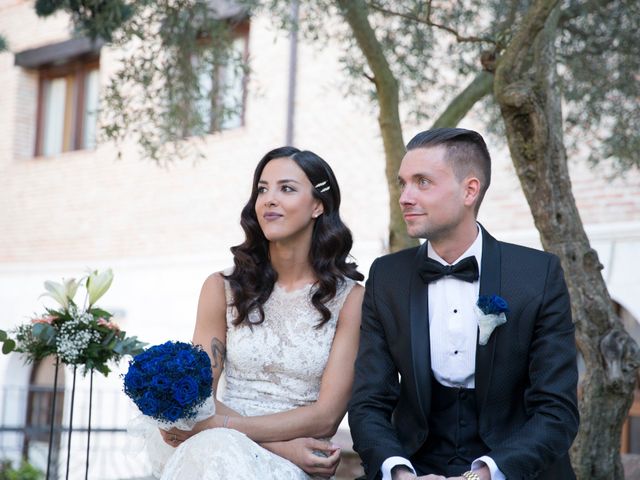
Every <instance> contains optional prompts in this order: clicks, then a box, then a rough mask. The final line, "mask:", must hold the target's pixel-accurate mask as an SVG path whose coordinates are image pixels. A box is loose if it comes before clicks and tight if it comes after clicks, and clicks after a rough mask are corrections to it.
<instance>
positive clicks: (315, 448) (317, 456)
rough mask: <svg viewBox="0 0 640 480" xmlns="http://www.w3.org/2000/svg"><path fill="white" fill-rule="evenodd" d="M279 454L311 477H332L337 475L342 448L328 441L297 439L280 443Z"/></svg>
mask: <svg viewBox="0 0 640 480" xmlns="http://www.w3.org/2000/svg"><path fill="white" fill-rule="evenodd" d="M278 444H279V447H280V448H278V451H277V452H274V453H278V454H279V455H280V456H282V457H285V458H286V459H287V460H289V461H290V462H292V463H294V464H295V465H297V466H298V467H300V468H301V469H302V470H304V471H305V472H306V473H308V474H309V475H319V476H323V477H330V476H332V475H334V474H335V473H336V469H337V468H338V464H339V463H340V447H338V446H336V445H333V444H332V443H331V442H327V441H326V440H316V439H315V438H296V439H294V440H289V441H287V442H278Z"/></svg>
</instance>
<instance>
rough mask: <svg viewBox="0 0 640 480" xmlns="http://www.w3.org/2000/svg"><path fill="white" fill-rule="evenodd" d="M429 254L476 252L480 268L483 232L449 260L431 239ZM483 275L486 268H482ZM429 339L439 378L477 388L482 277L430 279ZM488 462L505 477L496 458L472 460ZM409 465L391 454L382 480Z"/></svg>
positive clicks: (495, 474) (497, 478)
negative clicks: (477, 345)
mask: <svg viewBox="0 0 640 480" xmlns="http://www.w3.org/2000/svg"><path fill="white" fill-rule="evenodd" d="M427 256H428V257H429V258H432V259H434V260H436V261H438V262H440V263H442V264H443V265H453V264H455V263H457V262H459V261H460V260H462V259H463V258H466V257H470V256H475V257H476V260H477V262H478V269H480V268H481V267H480V266H481V265H482V233H481V231H480V227H478V235H477V236H476V239H475V241H474V242H473V243H472V244H471V246H470V247H469V248H468V249H467V250H466V251H465V252H464V253H463V254H462V255H460V257H458V258H457V259H456V260H455V261H454V262H452V263H451V264H449V263H448V262H446V261H445V260H443V259H442V257H440V255H438V254H437V253H436V251H435V250H434V249H433V247H432V246H431V244H430V243H428V244H427ZM480 274H481V275H482V271H481V270H480ZM428 289H429V290H428V291H429V339H430V346H431V370H432V371H433V376H434V377H435V378H436V380H437V381H438V382H440V383H441V384H442V385H445V386H447V387H462V388H475V367H476V342H477V335H478V318H477V315H476V313H475V311H474V305H475V304H476V301H477V300H478V295H479V293H480V281H479V280H476V281H475V282H465V281H463V280H459V279H457V278H455V277H451V276H447V277H443V278H440V279H438V280H436V281H434V282H429V286H428ZM483 463H484V464H486V465H487V466H488V467H489V470H490V471H491V479H492V480H505V476H504V474H503V473H502V472H501V471H500V470H499V469H498V466H497V465H496V463H495V462H494V461H493V459H492V458H490V457H488V456H486V455H485V456H482V457H480V458H478V459H476V460H474V462H473V463H472V464H471V466H470V469H471V470H477V469H479V468H480V467H482V464H483ZM398 465H405V466H406V467H408V468H410V469H411V470H413V472H414V473H415V469H414V468H413V466H412V465H411V462H409V460H407V459H405V458H403V457H389V458H387V459H386V460H385V461H384V462H383V464H382V467H381V468H380V470H381V473H382V480H391V469H392V468H394V467H396V466H398Z"/></svg>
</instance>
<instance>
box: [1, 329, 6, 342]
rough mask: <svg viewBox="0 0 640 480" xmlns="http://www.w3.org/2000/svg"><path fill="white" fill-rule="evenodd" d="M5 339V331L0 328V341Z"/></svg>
mask: <svg viewBox="0 0 640 480" xmlns="http://www.w3.org/2000/svg"><path fill="white" fill-rule="evenodd" d="M6 339H7V332H5V331H4V330H0V342H4V341H5V340H6Z"/></svg>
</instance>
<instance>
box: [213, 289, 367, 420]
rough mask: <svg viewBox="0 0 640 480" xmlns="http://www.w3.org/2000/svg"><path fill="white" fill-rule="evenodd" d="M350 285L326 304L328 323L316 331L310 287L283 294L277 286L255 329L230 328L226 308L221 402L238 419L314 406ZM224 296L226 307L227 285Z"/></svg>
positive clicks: (229, 312) (229, 300)
mask: <svg viewBox="0 0 640 480" xmlns="http://www.w3.org/2000/svg"><path fill="white" fill-rule="evenodd" d="M354 284H355V282H354V281H353V280H351V279H348V278H345V280H344V282H343V283H342V284H341V285H340V286H339V288H338V292H337V294H336V296H335V297H334V298H333V299H332V300H331V301H330V302H329V303H328V304H327V307H328V308H329V310H330V311H331V318H330V320H329V321H328V322H326V323H325V324H324V325H322V326H321V327H319V328H316V326H317V325H318V323H319V321H320V319H321V315H320V312H318V310H316V308H315V307H314V306H313V304H312V303H311V296H312V294H313V291H314V288H315V287H313V286H311V285H307V286H305V287H303V288H301V289H298V290H294V291H291V292H287V291H286V290H284V289H283V288H282V287H280V286H279V285H278V284H276V285H275V286H274V289H273V292H272V294H271V296H270V297H269V299H268V300H267V302H266V303H265V304H264V314H265V320H264V322H262V323H260V324H256V325H251V326H249V325H246V324H243V325H240V326H236V325H233V323H232V321H233V320H234V318H235V313H236V311H235V308H233V307H228V308H227V359H226V363H225V379H226V388H225V390H224V392H221V393H222V394H221V395H220V394H219V398H220V399H221V400H222V402H223V403H225V404H226V405H228V406H229V407H231V408H233V409H234V410H236V411H238V412H240V413H242V414H243V415H261V414H266V413H274V412H279V411H283V410H290V409H292V408H295V407H298V406H303V405H308V404H310V403H312V402H314V401H315V400H316V399H317V398H318V393H319V391H320V382H321V379H322V373H323V371H324V368H325V366H326V363H327V360H328V358H329V353H330V351H331V344H332V342H333V337H334V335H335V331H336V325H337V321H338V315H339V312H340V309H341V308H342V305H343V304H344V301H345V299H346V297H347V295H348V294H349V292H350V291H351V288H352V287H353V285H354ZM225 293H226V297H227V305H230V304H231V303H232V294H231V288H230V286H229V284H228V282H227V281H226V280H225ZM255 314H256V315H257V312H255ZM253 318H256V317H253V315H252V316H250V319H253Z"/></svg>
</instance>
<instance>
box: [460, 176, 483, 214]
mask: <svg viewBox="0 0 640 480" xmlns="http://www.w3.org/2000/svg"><path fill="white" fill-rule="evenodd" d="M479 196H480V180H479V179H478V177H473V176H469V177H467V178H465V180H464V205H465V206H466V207H473V206H474V205H475V204H476V202H477V201H478V198H479Z"/></svg>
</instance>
